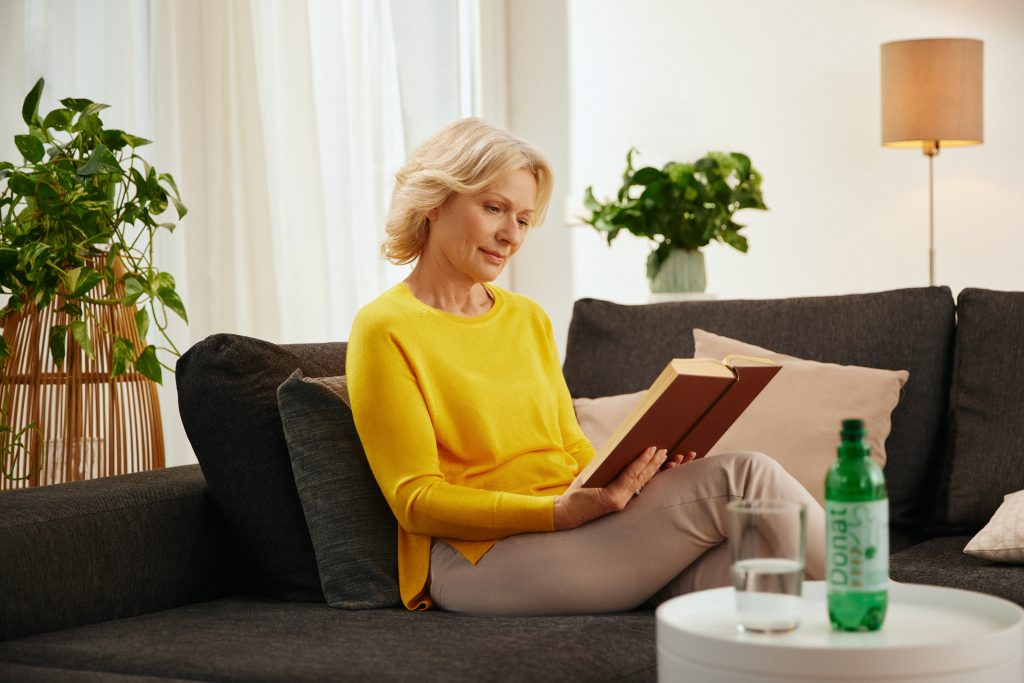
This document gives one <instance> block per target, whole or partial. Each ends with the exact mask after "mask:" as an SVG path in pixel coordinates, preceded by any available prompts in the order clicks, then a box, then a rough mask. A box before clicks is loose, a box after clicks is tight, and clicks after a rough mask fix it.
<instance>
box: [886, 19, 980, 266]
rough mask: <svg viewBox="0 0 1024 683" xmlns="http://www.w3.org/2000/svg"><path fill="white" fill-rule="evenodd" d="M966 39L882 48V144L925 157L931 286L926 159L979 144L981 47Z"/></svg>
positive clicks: (931, 240) (931, 241) (931, 239)
mask: <svg viewBox="0 0 1024 683" xmlns="http://www.w3.org/2000/svg"><path fill="white" fill-rule="evenodd" d="M983 45H984V44H983V43H982V41H980V40H973V39H969V38H926V39H922V40H901V41H897V42H892V43H884V44H883V45H882V145H884V146H885V147H904V148H913V149H917V148H920V149H921V150H922V151H923V152H924V153H925V155H926V156H927V157H928V284H929V285H934V284H935V202H934V190H933V180H932V159H933V158H934V157H935V155H936V154H938V153H939V150H940V149H942V148H943V147H964V146H966V145H978V144H981V142H982V48H983Z"/></svg>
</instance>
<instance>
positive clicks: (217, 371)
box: [175, 334, 345, 601]
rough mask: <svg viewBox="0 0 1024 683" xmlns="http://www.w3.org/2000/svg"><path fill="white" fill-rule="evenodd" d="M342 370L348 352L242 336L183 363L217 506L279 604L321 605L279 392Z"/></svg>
mask: <svg viewBox="0 0 1024 683" xmlns="http://www.w3.org/2000/svg"><path fill="white" fill-rule="evenodd" d="M344 367H345V344H344V343H340V342H332V343H324V344H291V345H277V344H272V343H270V342H266V341H261V340H259V339H253V338H251V337H243V336H241V335H236V334H215V335H211V336H209V337H207V338H206V339H204V340H203V341H201V342H199V343H197V344H195V345H194V346H193V347H192V348H191V349H189V350H188V351H187V352H186V353H185V354H184V355H183V356H182V357H181V358H179V359H178V365H177V372H176V374H175V379H176V381H177V385H178V410H179V412H180V413H181V421H182V424H183V425H184V427H185V432H186V433H187V434H188V439H189V441H190V442H191V444H192V450H194V451H195V454H196V457H197V458H198V459H199V465H200V466H201V467H202V470H203V476H205V477H206V482H207V485H208V486H209V488H210V493H211V495H212V496H213V500H214V503H215V504H216V505H217V509H218V511H219V512H220V513H221V515H222V516H223V517H224V520H225V521H226V522H227V525H228V528H229V530H230V531H231V534H232V536H234V537H235V539H237V541H238V544H239V546H240V547H241V549H242V552H243V553H244V555H245V559H246V561H247V564H248V566H250V567H251V568H253V569H254V570H255V573H256V575H257V579H258V581H259V584H260V588H261V589H262V590H263V591H264V592H266V593H268V594H270V595H273V596H275V597H278V598H283V599H286V600H305V601H323V599H324V596H323V592H322V591H321V589H320V576H319V575H318V574H317V566H316V557H315V556H314V554H313V544H312V542H311V541H310V537H309V530H308V529H307V528H306V520H305V519H304V517H303V514H302V505H301V504H300V503H299V496H298V493H297V492H296V490H295V477H294V475H293V474H292V467H291V461H290V459H289V457H288V445H287V443H286V442H285V438H284V431H283V430H282V428H281V416H280V415H279V414H278V412H277V388H278V386H280V384H281V382H283V381H284V380H285V379H287V378H288V375H289V374H291V373H292V372H293V371H294V370H295V368H302V370H303V371H304V372H305V373H306V374H307V375H315V376H329V375H338V374H341V372H343V369H344Z"/></svg>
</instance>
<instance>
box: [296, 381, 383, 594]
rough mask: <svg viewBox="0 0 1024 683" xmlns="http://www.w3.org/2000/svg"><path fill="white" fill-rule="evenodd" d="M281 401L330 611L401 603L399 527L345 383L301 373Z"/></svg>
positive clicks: (321, 583) (299, 486)
mask: <svg viewBox="0 0 1024 683" xmlns="http://www.w3.org/2000/svg"><path fill="white" fill-rule="evenodd" d="M277 400H278V405H279V406H280V410H281V423H282V424H283V426H284V434H285V438H286V439H287V440H288V451H289V453H290V454H291V460H292V470H293V471H294V472H295V484H296V487H297V488H298V491H299V500H300V501H301V502H302V509H303V511H304V512H305V517H306V524H307V525H308V526H309V533H310V536H311V537H312V540H313V550H314V551H315V552H316V562H317V567H318V568H319V570H320V585H321V586H322V587H323V591H324V597H325V598H326V599H327V604H328V605H330V606H332V607H341V608H345V609H370V608H375V607H390V606H393V605H397V604H399V601H400V600H399V594H398V543H397V540H398V526H397V524H396V522H395V517H394V515H392V514H391V509H390V508H389V507H388V504H387V501H385V500H384V496H383V495H382V494H381V492H380V489H379V488H378V486H377V481H376V480H375V479H374V478H373V472H371V471H370V466H369V464H368V463H367V461H366V454H365V453H364V452H363V446H362V444H361V443H360V442H359V436H358V435H357V434H356V426H355V423H354V422H353V421H352V410H351V409H350V408H349V401H348V388H347V386H346V384H345V378H344V377H323V378H317V377H303V376H302V372H301V371H300V370H296V371H295V372H294V373H292V375H291V376H290V377H289V378H288V379H287V380H285V381H284V383H283V384H282V385H281V386H280V388H278V390H277Z"/></svg>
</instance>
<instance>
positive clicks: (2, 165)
mask: <svg viewBox="0 0 1024 683" xmlns="http://www.w3.org/2000/svg"><path fill="white" fill-rule="evenodd" d="M12 168H14V164H12V163H11V162H9V161H0V171H9V170H11V169H12Z"/></svg>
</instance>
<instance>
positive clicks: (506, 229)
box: [501, 216, 523, 246]
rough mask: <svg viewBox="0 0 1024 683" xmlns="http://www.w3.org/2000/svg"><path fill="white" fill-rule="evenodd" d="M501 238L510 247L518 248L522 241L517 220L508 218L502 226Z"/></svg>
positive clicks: (521, 232)
mask: <svg viewBox="0 0 1024 683" xmlns="http://www.w3.org/2000/svg"><path fill="white" fill-rule="evenodd" d="M501 233H502V238H503V239H504V240H505V241H506V242H508V243H509V244H511V245H512V246H518V245H519V243H520V242H522V241H523V231H522V230H520V229H519V219H518V218H516V217H515V216H510V217H509V221H508V222H507V223H506V224H505V225H504V226H502V230H501Z"/></svg>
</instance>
